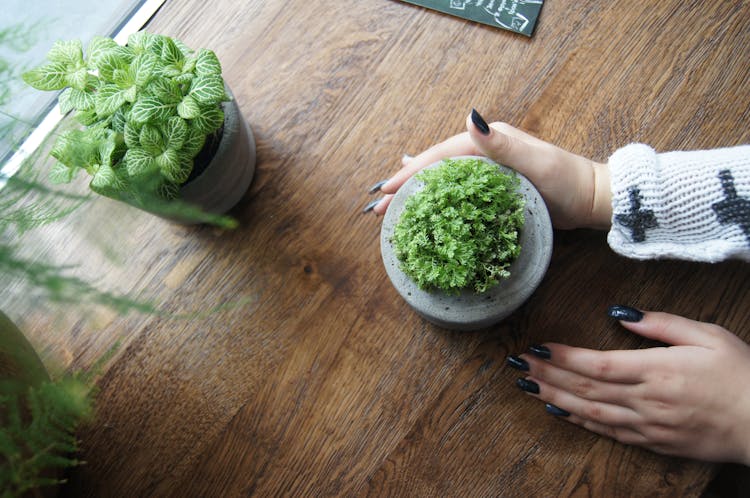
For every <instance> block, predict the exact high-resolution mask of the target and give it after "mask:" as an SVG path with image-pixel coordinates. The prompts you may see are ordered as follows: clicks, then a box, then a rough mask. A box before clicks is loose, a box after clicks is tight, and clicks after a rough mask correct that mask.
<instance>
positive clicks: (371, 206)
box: [362, 199, 383, 213]
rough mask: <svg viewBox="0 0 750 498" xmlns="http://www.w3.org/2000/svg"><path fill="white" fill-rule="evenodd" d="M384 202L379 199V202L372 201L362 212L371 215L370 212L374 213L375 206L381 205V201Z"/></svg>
mask: <svg viewBox="0 0 750 498" xmlns="http://www.w3.org/2000/svg"><path fill="white" fill-rule="evenodd" d="M382 200H383V199H377V200H374V201H372V202H371V203H369V204H368V205H367V206H365V208H364V209H363V210H362V212H363V213H369V212H370V211H372V210H373V209H375V206H377V205H378V204H379V203H380V201H382Z"/></svg>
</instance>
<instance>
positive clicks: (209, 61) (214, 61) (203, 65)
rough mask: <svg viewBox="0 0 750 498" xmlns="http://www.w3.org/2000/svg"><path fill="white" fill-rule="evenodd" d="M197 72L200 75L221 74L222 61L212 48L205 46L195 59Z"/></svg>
mask: <svg viewBox="0 0 750 498" xmlns="http://www.w3.org/2000/svg"><path fill="white" fill-rule="evenodd" d="M195 74H197V75H198V76H210V75H216V76H221V63H220V62H219V58H218V57H216V54H215V53H214V52H213V51H212V50H207V49H205V48H203V49H201V50H200V51H199V52H198V57H197V58H196V61H195Z"/></svg>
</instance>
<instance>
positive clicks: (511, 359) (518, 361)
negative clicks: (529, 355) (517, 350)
mask: <svg viewBox="0 0 750 498" xmlns="http://www.w3.org/2000/svg"><path fill="white" fill-rule="evenodd" d="M507 362H508V365H510V366H511V367H513V368H515V369H516V370H523V371H524V372H528V371H529V364H528V363H527V362H526V360H524V359H523V358H519V357H518V356H513V355H511V356H508V360H507Z"/></svg>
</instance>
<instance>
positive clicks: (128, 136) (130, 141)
mask: <svg viewBox="0 0 750 498" xmlns="http://www.w3.org/2000/svg"><path fill="white" fill-rule="evenodd" d="M123 138H124V139H125V145H127V146H128V148H130V149H133V148H135V147H139V146H140V145H141V131H140V128H139V127H138V126H137V125H135V124H133V123H131V122H129V121H128V122H127V123H125V130H124V131H123Z"/></svg>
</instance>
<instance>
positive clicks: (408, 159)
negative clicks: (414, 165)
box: [401, 154, 414, 163]
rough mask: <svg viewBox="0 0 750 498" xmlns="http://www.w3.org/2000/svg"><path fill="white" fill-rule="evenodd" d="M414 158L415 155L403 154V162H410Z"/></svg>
mask: <svg viewBox="0 0 750 498" xmlns="http://www.w3.org/2000/svg"><path fill="white" fill-rule="evenodd" d="M412 159H414V156H410V155H409V154H404V155H403V156H401V162H402V163H408V162H409V161H411V160H412Z"/></svg>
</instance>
